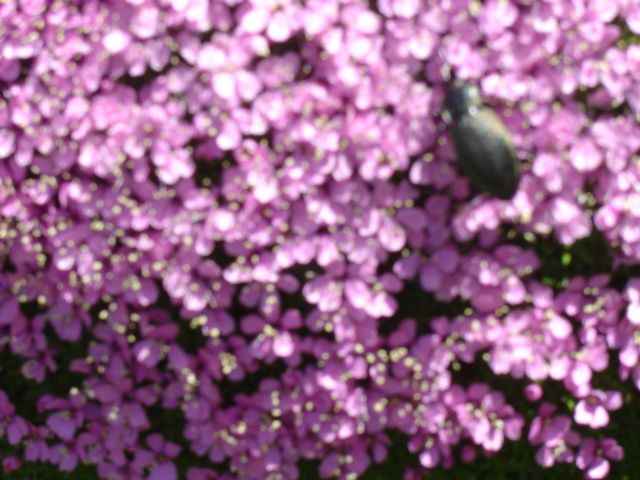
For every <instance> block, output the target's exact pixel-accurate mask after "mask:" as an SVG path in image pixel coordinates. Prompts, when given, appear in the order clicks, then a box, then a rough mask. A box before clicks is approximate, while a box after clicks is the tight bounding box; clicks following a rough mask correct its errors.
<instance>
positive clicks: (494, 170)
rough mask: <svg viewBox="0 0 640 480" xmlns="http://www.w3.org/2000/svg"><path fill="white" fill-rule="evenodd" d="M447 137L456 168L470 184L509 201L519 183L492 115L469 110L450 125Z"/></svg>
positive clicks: (505, 134)
mask: <svg viewBox="0 0 640 480" xmlns="http://www.w3.org/2000/svg"><path fill="white" fill-rule="evenodd" d="M451 135H452V137H453V143H454V147H455V150H456V154H457V156H458V163H459V165H460V168H461V170H462V172H463V173H464V174H465V175H466V176H467V177H468V178H469V180H470V181H471V183H472V184H474V185H475V186H476V187H477V188H478V189H480V190H483V191H485V192H488V193H490V194H492V195H494V196H496V197H498V198H501V199H504V200H509V199H511V198H513V196H514V195H515V193H516V191H517V190H518V185H519V183H520V167H519V161H518V156H517V154H516V151H515V149H514V147H513V144H512V142H511V135H510V134H509V131H508V130H507V129H506V127H505V126H504V124H503V123H502V121H501V120H500V118H499V117H498V116H497V115H496V114H495V112H493V110H491V109H489V108H486V107H480V108H477V109H476V108H473V109H470V110H469V111H468V112H467V113H465V114H462V115H460V116H458V118H457V119H456V121H454V123H453V126H452V128H451Z"/></svg>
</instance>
